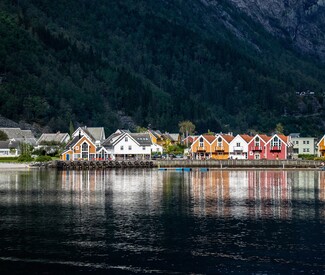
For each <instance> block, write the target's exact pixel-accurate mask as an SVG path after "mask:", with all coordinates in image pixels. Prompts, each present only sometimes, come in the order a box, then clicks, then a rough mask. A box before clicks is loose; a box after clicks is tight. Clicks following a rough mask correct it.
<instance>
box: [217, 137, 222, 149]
mask: <svg viewBox="0 0 325 275" xmlns="http://www.w3.org/2000/svg"><path fill="white" fill-rule="evenodd" d="M217 146H218V147H221V146H222V138H221V137H219V138H218V145H217Z"/></svg>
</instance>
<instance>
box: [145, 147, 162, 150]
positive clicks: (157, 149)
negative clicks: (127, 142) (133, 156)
mask: <svg viewBox="0 0 325 275" xmlns="http://www.w3.org/2000/svg"><path fill="white" fill-rule="evenodd" d="M142 150H146V147H142ZM157 151H158V149H157Z"/></svg>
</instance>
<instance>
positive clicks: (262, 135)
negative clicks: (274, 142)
mask: <svg viewBox="0 0 325 275" xmlns="http://www.w3.org/2000/svg"><path fill="white" fill-rule="evenodd" d="M258 135H259V137H260V138H261V139H263V140H264V141H265V143H266V142H268V141H269V140H270V139H271V137H269V136H267V135H264V134H261V135H260V134H258Z"/></svg>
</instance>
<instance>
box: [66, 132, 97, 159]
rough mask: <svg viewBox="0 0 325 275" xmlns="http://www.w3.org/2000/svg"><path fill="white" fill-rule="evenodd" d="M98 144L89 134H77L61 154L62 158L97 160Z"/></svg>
mask: <svg viewBox="0 0 325 275" xmlns="http://www.w3.org/2000/svg"><path fill="white" fill-rule="evenodd" d="M96 152H97V147H96V144H95V143H94V142H93V141H92V140H91V139H90V138H88V137H87V136H81V135H80V136H76V137H75V138H73V140H71V141H70V142H69V143H68V144H67V146H66V148H65V151H64V152H63V153H62V154H61V159H62V160H95V159H96Z"/></svg>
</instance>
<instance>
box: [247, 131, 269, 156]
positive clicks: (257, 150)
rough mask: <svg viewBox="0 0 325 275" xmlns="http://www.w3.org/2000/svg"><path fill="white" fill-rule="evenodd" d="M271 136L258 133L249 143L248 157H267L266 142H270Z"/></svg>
mask: <svg viewBox="0 0 325 275" xmlns="http://www.w3.org/2000/svg"><path fill="white" fill-rule="evenodd" d="M270 139H271V137H269V136H267V135H260V134H257V135H256V136H255V137H253V138H252V139H251V141H250V142H249V143H248V156H247V158H248V159H266V158H267V154H266V143H268V142H269V140H270Z"/></svg>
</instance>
